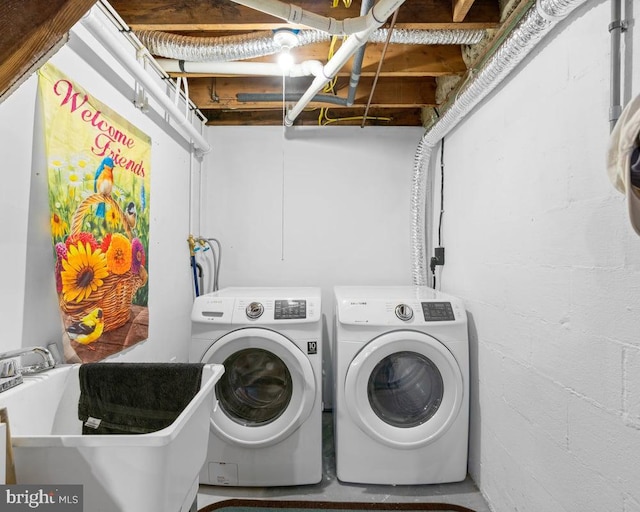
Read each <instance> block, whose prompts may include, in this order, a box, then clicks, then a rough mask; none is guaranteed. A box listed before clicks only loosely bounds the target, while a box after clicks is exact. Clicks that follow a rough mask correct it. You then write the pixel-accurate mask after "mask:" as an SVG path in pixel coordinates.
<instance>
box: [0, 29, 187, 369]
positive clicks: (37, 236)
mask: <svg viewBox="0 0 640 512" xmlns="http://www.w3.org/2000/svg"><path fill="white" fill-rule="evenodd" d="M103 22H104V24H105V25H106V26H108V27H110V28H111V29H113V30H112V32H113V37H114V38H120V39H121V40H122V41H123V44H125V45H126V44H128V43H127V42H126V41H125V40H124V38H123V36H122V35H121V34H119V33H118V32H117V30H115V28H113V26H111V25H110V24H109V22H108V21H107V20H106V18H103ZM130 48H131V52H132V53H133V54H135V52H134V50H133V47H131V46H130ZM51 63H52V64H54V65H55V66H57V67H58V68H60V69H61V70H62V71H63V72H64V73H66V74H67V75H68V76H69V77H71V78H72V79H74V80H75V81H77V82H78V83H79V84H80V85H81V86H83V87H84V88H85V89H87V90H88V91H89V93H90V94H92V95H93V96H95V97H96V98H98V99H99V100H100V101H102V102H103V103H105V104H106V105H108V106H109V107H111V108H112V109H113V110H115V111H116V112H118V113H119V114H120V115H122V116H123V117H125V118H127V119H128V120H129V121H131V122H132V123H133V124H135V125H136V126H138V127H139V128H140V129H141V130H142V131H144V132H145V133H147V134H148V135H150V136H151V139H152V145H153V146H152V162H151V200H150V208H151V226H150V247H149V254H148V264H149V275H150V285H149V286H150V287H149V316H150V318H149V322H150V325H149V339H148V341H146V342H141V343H139V344H137V345H135V346H134V347H133V348H132V349H129V350H128V351H126V352H123V353H121V354H120V355H117V356H114V357H113V359H123V360H146V361H156V360H157V361H168V360H170V359H171V358H173V357H176V359H177V360H178V361H186V360H187V357H188V341H189V338H190V332H191V323H190V320H189V314H190V311H191V304H192V291H191V287H192V281H191V274H190V267H189V252H188V247H187V243H186V239H187V236H188V235H189V232H190V230H191V229H192V226H191V222H190V219H191V214H190V200H189V196H190V187H191V184H192V179H191V173H193V174H194V176H196V175H197V174H198V173H199V171H200V169H199V167H200V163H199V162H198V161H197V160H195V159H194V158H192V157H191V152H190V147H189V144H188V143H187V142H186V141H185V140H184V139H183V138H182V136H181V135H180V134H179V133H178V132H177V131H176V129H175V128H174V127H173V126H174V125H172V124H169V123H168V122H167V121H166V120H165V118H164V112H163V111H162V110H161V109H160V108H159V107H158V105H157V104H156V103H155V102H153V101H152V102H151V105H150V109H149V112H148V113H146V114H145V113H142V112H141V111H140V110H138V109H136V108H135V107H134V106H133V103H132V99H133V97H134V95H133V87H134V80H133V78H131V76H130V75H129V74H128V73H127V72H126V71H125V70H124V69H123V68H122V67H121V65H120V64H119V63H118V62H117V61H116V60H115V59H114V58H113V57H112V56H111V54H110V53H109V52H108V51H106V50H105V49H104V48H103V47H102V46H101V45H100V44H99V43H98V42H97V41H96V40H95V39H94V38H93V37H92V36H91V34H90V33H88V31H86V30H84V29H83V28H82V27H80V26H77V27H76V29H75V30H74V31H73V32H72V34H71V38H70V42H69V44H67V45H65V46H64V47H63V48H61V49H60V50H59V51H58V52H57V53H56V54H55V55H54V56H53V57H52V58H51ZM158 83H161V80H160V79H159V78H158ZM39 112H40V111H39V98H38V96H37V78H36V76H35V75H33V76H31V77H30V78H29V79H28V80H27V81H26V82H25V83H24V84H23V85H22V86H21V87H19V88H18V89H17V90H16V91H15V92H14V93H13V94H11V95H10V96H9V97H8V98H7V99H5V100H4V101H3V102H2V103H0V141H2V142H1V144H2V146H1V147H2V150H3V151H2V152H3V158H4V165H5V171H6V172H4V173H3V185H2V187H0V218H2V219H3V220H2V223H0V251H1V252H0V262H1V263H2V264H1V265H0V283H1V285H0V290H1V292H0V352H1V351H6V350H13V349H16V348H20V347H22V346H33V345H46V344H47V343H50V342H51V341H57V340H59V339H60V336H61V332H62V326H61V320H60V315H59V312H58V309H57V298H56V294H55V283H54V281H53V254H52V250H51V235H50V231H49V211H48V199H47V195H46V190H47V182H46V168H45V167H44V166H45V163H46V158H45V154H44V144H43V132H42V126H41V120H40V117H39V116H40V113H39Z"/></svg>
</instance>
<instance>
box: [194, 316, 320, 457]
mask: <svg viewBox="0 0 640 512" xmlns="http://www.w3.org/2000/svg"><path fill="white" fill-rule="evenodd" d="M202 362H203V363H218V364H222V365H224V369H225V371H224V374H223V375H222V377H221V378H220V380H219V381H218V382H217V383H216V387H215V394H216V399H217V400H218V404H217V406H216V407H214V411H213V412H212V413H211V430H212V431H213V432H215V433H216V434H217V435H219V436H220V437H222V438H223V439H225V440H226V441H228V442H230V443H233V444H236V445H240V446H245V447H263V446H269V445H272V444H275V443H278V442H280V441H281V440H282V439H285V438H286V437H288V436H289V435H290V434H291V433H292V432H294V431H295V430H296V429H297V428H298V427H299V426H300V425H301V424H302V423H303V422H304V421H305V420H306V419H307V418H308V416H309V414H310V413H311V410H312V409H313V404H314V401H315V399H316V380H315V376H314V373H313V368H312V366H311V363H310V362H309V358H308V357H307V356H306V355H305V354H304V352H303V351H302V350H300V348H298V347H297V346H296V345H295V344H294V343H293V342H292V341H291V340H290V339H289V338H287V337H286V336H284V335H282V334H280V333H278V332H275V331H271V330H269V329H261V328H245V329H238V330H236V331H232V332H230V333H228V334H226V335H224V336H222V337H221V338H220V339H218V340H217V341H215V342H214V343H213V345H211V347H210V348H209V350H207V351H206V352H205V354H204V355H203V356H202Z"/></svg>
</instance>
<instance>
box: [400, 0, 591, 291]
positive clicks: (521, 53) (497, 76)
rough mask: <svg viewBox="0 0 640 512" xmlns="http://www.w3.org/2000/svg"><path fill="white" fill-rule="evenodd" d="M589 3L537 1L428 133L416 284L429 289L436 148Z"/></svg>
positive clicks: (417, 165)
mask: <svg viewBox="0 0 640 512" xmlns="http://www.w3.org/2000/svg"><path fill="white" fill-rule="evenodd" d="M586 1H587V0H537V2H536V4H535V5H534V6H533V7H532V8H531V9H529V11H527V13H526V14H525V15H524V17H523V18H522V20H521V21H520V23H518V25H517V26H516V27H515V28H514V29H513V31H511V33H510V34H509V35H508V37H507V38H506V39H505V40H504V42H503V43H502V44H501V45H500V46H499V47H498V48H497V50H496V51H495V53H494V54H493V55H492V57H491V58H490V59H489V60H488V61H487V62H486V64H485V65H484V66H483V67H482V68H481V69H480V70H478V72H477V74H475V75H474V78H473V79H471V80H470V81H469V82H468V83H467V84H466V85H465V87H464V89H463V90H462V91H461V92H460V93H459V94H458V95H457V96H456V101H455V102H454V103H453V104H452V105H451V107H450V108H449V109H448V110H447V111H446V112H444V114H442V116H441V117H440V118H439V119H438V121H437V122H436V123H435V124H434V125H433V126H432V127H431V128H430V129H429V130H427V131H426V132H425V134H424V135H423V137H422V139H421V140H420V143H419V144H418V149H417V151H416V155H415V158H414V173H413V179H412V190H411V258H412V273H413V283H414V284H415V285H427V284H428V277H427V257H426V241H425V235H424V227H425V226H424V225H425V207H426V198H425V189H426V182H427V180H426V173H427V172H428V169H429V160H430V158H431V152H432V150H433V148H434V147H435V146H436V145H437V144H438V143H439V142H440V141H441V140H442V138H443V137H444V136H445V135H446V134H447V133H449V131H451V130H452V129H453V128H454V127H455V126H457V124H458V123H459V122H460V121H461V120H462V119H463V118H464V116H466V115H467V114H468V113H469V112H470V111H471V110H472V109H473V108H474V107H475V106H476V105H478V104H479V103H480V102H481V101H482V100H483V99H484V98H485V97H486V96H487V95H488V94H489V93H490V92H491V91H493V90H494V89H495V88H496V87H497V86H498V85H499V84H500V83H501V82H502V81H503V80H504V79H505V78H506V77H507V76H509V74H510V73H511V71H512V70H513V69H514V68H515V67H516V66H517V65H518V64H519V63H520V62H522V61H523V60H524V59H525V57H526V56H527V55H529V53H530V52H531V51H532V50H533V49H534V48H535V47H536V46H537V45H538V43H539V42H540V41H541V40H542V39H543V37H544V36H545V35H547V34H548V33H549V32H550V31H551V29H552V28H554V27H555V26H556V25H557V24H558V23H559V22H560V21H561V20H563V19H564V18H566V17H567V16H568V15H569V14H570V13H571V11H573V10H574V9H575V8H577V7H578V6H580V5H582V4H583V3H585V2H586Z"/></svg>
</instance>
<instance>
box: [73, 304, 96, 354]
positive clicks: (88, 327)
mask: <svg viewBox="0 0 640 512" xmlns="http://www.w3.org/2000/svg"><path fill="white" fill-rule="evenodd" d="M103 331H104V314H103V313H102V309H101V308H95V309H94V310H93V311H91V313H89V314H88V315H86V316H84V317H83V318H82V319H81V320H80V321H79V322H74V323H72V324H71V325H70V326H69V327H67V333H68V334H69V337H70V338H71V339H72V340H74V341H77V342H78V343H80V344H82V345H89V344H90V343H93V342H94V341H96V340H97V339H98V338H99V337H100V336H102V332H103ZM88 348H90V349H91V350H95V349H94V348H93V347H88Z"/></svg>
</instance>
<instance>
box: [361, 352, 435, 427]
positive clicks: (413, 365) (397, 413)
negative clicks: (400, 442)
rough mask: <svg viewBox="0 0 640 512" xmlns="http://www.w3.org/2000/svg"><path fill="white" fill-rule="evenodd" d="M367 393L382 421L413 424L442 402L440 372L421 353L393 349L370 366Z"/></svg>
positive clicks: (420, 420)
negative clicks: (374, 364)
mask: <svg viewBox="0 0 640 512" xmlns="http://www.w3.org/2000/svg"><path fill="white" fill-rule="evenodd" d="M367 395H368V396H369V404H370V405H371V408H372V409H373V412H375V413H376V415H377V416H378V417H379V418H380V419H382V420H383V421H385V422H386V423H389V424H390V425H393V426H394V427H399V428H412V427H416V426H418V425H422V424H423V423H424V422H426V421H429V420H430V419H431V418H432V417H433V415H434V414H435V413H436V411H437V410H438V408H439V407H440V404H441V403H442V397H443V395H444V384H443V382H442V374H441V373H440V371H439V370H438V367H437V366H436V365H435V364H434V363H433V361H431V359H429V358H428V357H425V356H424V355H422V354H418V353H416V352H408V351H404V352H395V353H393V354H391V355H389V356H387V357H385V358H384V359H382V360H381V361H380V362H379V363H378V364H377V365H376V366H375V367H374V369H373V371H372V372H371V375H370V376H369V385H368V386H367Z"/></svg>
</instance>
